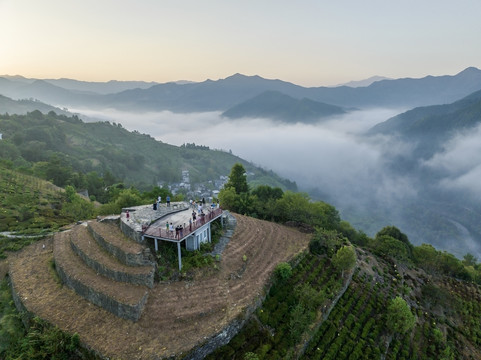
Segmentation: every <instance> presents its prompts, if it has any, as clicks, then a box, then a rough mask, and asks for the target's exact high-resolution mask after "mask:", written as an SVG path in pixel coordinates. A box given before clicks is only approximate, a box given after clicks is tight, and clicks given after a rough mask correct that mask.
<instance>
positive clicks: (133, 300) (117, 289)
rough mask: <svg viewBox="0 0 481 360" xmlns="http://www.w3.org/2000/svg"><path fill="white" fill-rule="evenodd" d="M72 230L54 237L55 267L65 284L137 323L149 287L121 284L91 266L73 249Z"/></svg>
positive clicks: (96, 303)
mask: <svg viewBox="0 0 481 360" xmlns="http://www.w3.org/2000/svg"><path fill="white" fill-rule="evenodd" d="M71 235H72V234H71V231H68V232H63V233H58V234H56V235H55V237H54V249H53V254H54V259H55V268H56V270H57V273H58V274H59V276H60V278H61V279H62V281H63V283H64V284H66V285H67V286H68V287H70V288H71V289H73V290H74V291H75V292H76V293H77V294H78V295H80V296H82V297H84V298H85V299H87V300H88V301H90V302H91V303H93V304H95V305H98V306H100V307H102V308H104V309H106V310H108V311H110V312H111V313H113V314H115V315H117V316H119V317H122V318H125V319H129V320H133V321H137V320H138V319H139V318H140V316H141V314H142V310H143V308H144V306H145V304H146V302H147V296H148V290H147V287H145V286H141V285H134V284H129V283H124V282H118V281H114V280H111V279H109V278H107V277H104V276H102V275H100V274H99V273H97V272H96V271H95V270H93V269H92V268H90V267H88V266H87V265H86V264H85V263H84V262H83V260H82V259H81V258H80V257H79V256H77V255H76V254H75V253H74V251H73V249H72V247H71V246H70V240H71Z"/></svg>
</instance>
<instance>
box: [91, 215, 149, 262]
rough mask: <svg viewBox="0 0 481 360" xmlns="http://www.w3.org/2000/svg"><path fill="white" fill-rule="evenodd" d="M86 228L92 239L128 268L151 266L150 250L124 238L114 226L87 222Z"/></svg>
mask: <svg viewBox="0 0 481 360" xmlns="http://www.w3.org/2000/svg"><path fill="white" fill-rule="evenodd" d="M87 228H88V230H89V232H90V234H91V235H92V237H93V238H94V239H95V241H97V242H98V243H99V245H100V246H101V247H103V248H104V249H105V250H106V251H107V252H109V253H110V254H112V255H113V256H115V257H116V258H117V259H118V260H119V261H120V262H121V263H123V264H125V265H128V266H145V265H153V264H154V263H153V262H152V261H151V260H150V257H151V254H150V250H149V249H148V248H146V247H144V246H143V245H141V244H139V243H137V242H135V241H132V240H131V239H129V238H128V237H127V236H125V235H124V234H123V233H122V231H121V230H120V228H119V227H118V226H116V225H114V224H108V223H107V224H106V223H101V222H95V221H89V222H88V225H87Z"/></svg>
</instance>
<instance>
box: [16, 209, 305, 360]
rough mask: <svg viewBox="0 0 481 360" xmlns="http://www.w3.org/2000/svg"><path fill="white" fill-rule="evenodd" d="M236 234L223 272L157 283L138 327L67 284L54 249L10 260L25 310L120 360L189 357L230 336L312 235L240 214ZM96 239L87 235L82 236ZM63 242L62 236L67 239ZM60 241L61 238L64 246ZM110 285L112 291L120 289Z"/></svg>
mask: <svg viewBox="0 0 481 360" xmlns="http://www.w3.org/2000/svg"><path fill="white" fill-rule="evenodd" d="M235 217H236V220H237V226H236V230H235V232H234V235H233V237H232V239H231V241H230V242H229V244H228V245H227V246H226V248H225V250H224V252H223V254H222V261H221V262H220V263H219V268H218V271H216V272H214V273H210V274H209V275H205V274H203V275H199V276H197V277H195V278H194V279H193V280H191V281H179V282H172V283H167V284H165V283H162V284H158V283H156V284H155V286H154V287H153V288H152V289H148V292H149V294H148V301H147V304H146V305H145V308H144V309H143V312H142V316H141V317H140V319H139V320H138V321H137V322H133V321H131V320H125V319H122V318H120V317H117V316H115V315H113V314H112V313H110V312H108V311H106V310H104V309H102V308H100V307H98V306H95V305H93V304H91V303H90V302H88V301H87V300H85V299H83V298H82V297H80V296H78V295H76V294H75V293H74V292H73V291H72V290H70V289H68V288H67V287H65V286H61V285H60V284H59V281H58V279H57V278H56V276H55V272H54V270H53V269H52V266H51V262H52V259H53V245H52V244H48V243H47V244H46V247H45V248H43V247H42V246H41V245H40V244H37V245H36V246H31V247H28V248H26V249H25V250H24V251H22V252H20V253H19V254H16V255H15V256H14V257H12V258H11V259H9V260H10V261H9V262H10V264H9V266H10V269H9V272H10V276H11V278H12V280H13V282H14V285H15V291H16V292H17V293H18V294H19V297H20V299H21V301H22V302H23V304H24V305H25V307H26V308H27V309H28V310H29V311H31V312H33V313H35V314H36V315H38V316H40V317H41V318H43V319H45V320H47V321H49V322H51V323H53V324H55V325H58V326H59V327H60V328H62V329H64V330H66V331H68V332H77V333H78V334H79V335H80V339H81V341H82V342H83V343H84V344H86V345H87V346H89V347H91V348H93V349H95V350H96V351H98V352H99V353H101V354H103V355H104V356H108V357H111V358H115V359H160V358H166V357H170V356H176V357H182V354H186V353H187V352H189V351H190V350H191V349H192V348H194V347H196V346H199V345H201V344H203V343H205V341H206V340H207V339H209V338H212V337H214V336H215V335H217V334H219V333H221V332H222V330H224V329H225V328H226V327H227V326H228V325H229V324H230V323H231V322H232V321H233V320H235V319H236V318H238V317H239V316H242V314H244V313H245V311H246V309H247V308H248V307H249V306H251V305H252V304H254V303H255V301H256V299H257V298H258V297H259V296H261V295H263V291H264V286H265V284H266V283H267V280H268V279H269V276H270V275H271V273H272V271H273V269H274V268H275V266H276V265H277V264H278V263H279V262H281V261H287V260H289V259H291V258H292V257H293V256H295V255H296V254H298V253H299V252H300V251H302V250H304V249H305V248H306V247H307V245H308V241H309V235H306V234H302V233H300V232H298V231H297V230H294V229H292V228H287V227H284V226H281V225H278V224H275V223H271V222H266V221H260V220H255V219H253V218H249V217H245V216H241V215H235ZM81 234H84V235H83V236H89V234H88V233H87V232H78V233H77V235H78V236H81ZM59 236H61V235H60V234H59ZM56 241H58V239H56ZM99 281H105V283H104V284H103V285H104V286H112V288H113V289H115V288H116V286H118V284H117V283H116V282H115V281H113V280H99Z"/></svg>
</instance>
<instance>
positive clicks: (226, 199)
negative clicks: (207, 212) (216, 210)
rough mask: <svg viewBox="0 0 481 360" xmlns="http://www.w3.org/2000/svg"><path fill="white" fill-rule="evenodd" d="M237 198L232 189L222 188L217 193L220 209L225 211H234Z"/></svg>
mask: <svg viewBox="0 0 481 360" xmlns="http://www.w3.org/2000/svg"><path fill="white" fill-rule="evenodd" d="M237 197H238V195H237V194H236V192H235V189H234V188H233V187H226V186H224V188H223V189H221V190H220V192H219V201H220V204H221V205H222V208H224V209H227V210H231V211H236V203H237Z"/></svg>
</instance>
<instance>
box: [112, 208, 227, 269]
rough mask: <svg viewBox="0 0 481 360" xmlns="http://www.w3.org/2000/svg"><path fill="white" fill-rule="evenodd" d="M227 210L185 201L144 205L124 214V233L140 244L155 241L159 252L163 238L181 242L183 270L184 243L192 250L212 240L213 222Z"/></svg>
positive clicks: (122, 227)
mask: <svg viewBox="0 0 481 360" xmlns="http://www.w3.org/2000/svg"><path fill="white" fill-rule="evenodd" d="M222 214H223V211H222V209H221V208H219V207H217V206H215V205H206V206H204V207H203V208H201V210H200V211H199V209H198V208H197V207H195V206H190V205H189V204H188V203H185V202H176V203H171V204H170V205H169V206H168V205H167V204H160V205H157V206H153V205H143V206H136V207H130V208H125V209H123V210H122V214H121V215H120V220H121V229H122V231H123V232H124V234H126V235H128V236H130V237H132V238H133V239H135V240H136V241H138V242H140V243H147V242H148V241H149V239H152V240H153V242H154V248H155V251H158V250H159V243H158V242H159V241H169V242H174V243H177V252H178V260H179V270H181V269H182V259H181V244H182V242H184V244H185V248H186V249H187V250H190V251H194V250H198V249H200V245H201V244H202V243H206V242H211V241H212V234H211V228H210V224H211V222H212V221H214V220H216V219H219V218H221V221H222Z"/></svg>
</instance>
